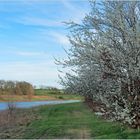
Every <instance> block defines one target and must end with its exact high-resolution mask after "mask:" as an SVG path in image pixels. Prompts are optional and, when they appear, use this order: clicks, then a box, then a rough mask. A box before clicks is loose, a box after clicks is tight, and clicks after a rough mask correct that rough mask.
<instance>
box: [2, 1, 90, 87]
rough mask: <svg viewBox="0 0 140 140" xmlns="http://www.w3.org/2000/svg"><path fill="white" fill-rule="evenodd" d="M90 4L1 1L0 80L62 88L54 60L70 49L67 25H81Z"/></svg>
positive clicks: (82, 2) (60, 57) (64, 55)
mask: <svg viewBox="0 0 140 140" xmlns="http://www.w3.org/2000/svg"><path fill="white" fill-rule="evenodd" d="M89 10H90V6H89V2H88V0H0V79H3V80H18V81H27V82H30V83H32V84H33V85H36V86H39V85H46V86H53V87H61V85H60V84H59V78H58V74H59V73H58V69H59V66H57V65H56V64H55V63H54V62H55V60H54V58H58V59H63V58H65V57H66V54H65V51H64V48H65V49H68V48H69V47H70V43H69V41H68V38H67V37H66V35H68V34H69V31H68V29H67V27H66V25H65V24H64V23H63V22H64V21H74V22H76V23H81V20H82V19H83V18H84V16H85V14H87V13H88V12H89Z"/></svg>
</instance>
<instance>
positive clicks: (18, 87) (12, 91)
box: [0, 80, 34, 96]
mask: <svg viewBox="0 0 140 140" xmlns="http://www.w3.org/2000/svg"><path fill="white" fill-rule="evenodd" d="M33 94H34V88H33V86H32V85H31V84H30V83H28V82H25V81H5V80H0V95H29V96H32V95H33Z"/></svg>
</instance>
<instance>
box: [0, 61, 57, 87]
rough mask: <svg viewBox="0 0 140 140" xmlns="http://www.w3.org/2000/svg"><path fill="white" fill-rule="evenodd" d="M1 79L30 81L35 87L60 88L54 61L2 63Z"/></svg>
mask: <svg viewBox="0 0 140 140" xmlns="http://www.w3.org/2000/svg"><path fill="white" fill-rule="evenodd" d="M0 65H1V69H0V77H1V79H5V80H18V81H19V80H21V81H28V82H30V83H32V84H34V85H41V84H42V85H48V86H57V87H60V85H59V84H58V83H57V82H58V80H59V79H58V71H57V66H56V65H55V64H54V63H53V61H52V60H49V61H46V62H45V61H44V62H38V63H37V62H36V63H29V62H9V63H0Z"/></svg>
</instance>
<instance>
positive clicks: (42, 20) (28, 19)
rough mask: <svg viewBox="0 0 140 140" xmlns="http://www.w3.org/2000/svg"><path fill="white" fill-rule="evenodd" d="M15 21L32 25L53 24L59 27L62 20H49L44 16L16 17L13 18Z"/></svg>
mask: <svg viewBox="0 0 140 140" xmlns="http://www.w3.org/2000/svg"><path fill="white" fill-rule="evenodd" d="M13 20H14V21H15V22H18V23H21V24H24V25H34V26H44V27H48V26H55V27H59V26H62V25H63V24H62V21H56V20H49V19H45V18H40V17H31V16H27V17H20V18H18V19H13Z"/></svg>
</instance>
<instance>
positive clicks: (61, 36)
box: [49, 32, 70, 46]
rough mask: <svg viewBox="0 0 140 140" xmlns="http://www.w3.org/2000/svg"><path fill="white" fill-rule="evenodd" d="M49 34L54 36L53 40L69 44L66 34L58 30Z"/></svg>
mask: <svg viewBox="0 0 140 140" xmlns="http://www.w3.org/2000/svg"><path fill="white" fill-rule="evenodd" d="M49 35H50V36H52V37H53V38H54V40H55V41H56V42H58V43H60V44H62V45H64V46H69V45H70V42H69V39H68V37H67V36H66V35H64V34H62V33H59V32H51V33H50V34H49Z"/></svg>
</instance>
